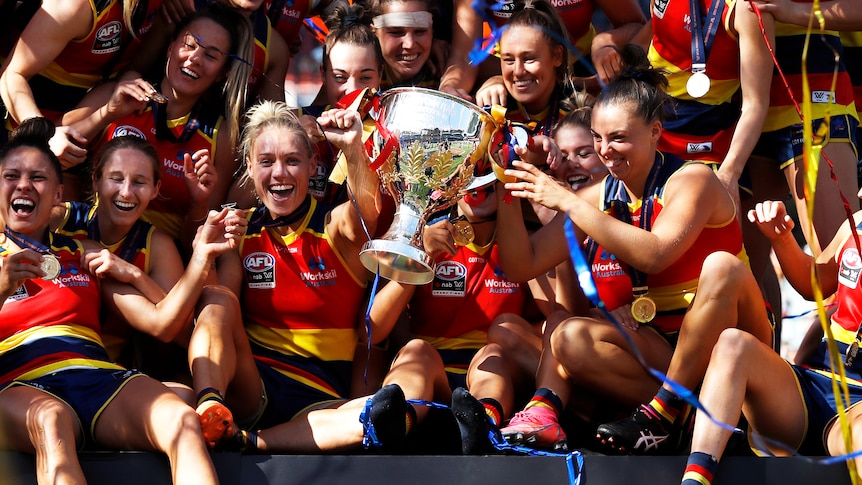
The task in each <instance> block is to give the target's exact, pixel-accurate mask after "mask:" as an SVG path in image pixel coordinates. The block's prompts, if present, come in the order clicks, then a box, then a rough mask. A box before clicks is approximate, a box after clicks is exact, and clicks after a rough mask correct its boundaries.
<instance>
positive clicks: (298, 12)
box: [263, 0, 318, 45]
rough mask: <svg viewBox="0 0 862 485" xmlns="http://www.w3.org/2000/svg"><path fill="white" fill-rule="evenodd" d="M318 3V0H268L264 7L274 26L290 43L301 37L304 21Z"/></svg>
mask: <svg viewBox="0 0 862 485" xmlns="http://www.w3.org/2000/svg"><path fill="white" fill-rule="evenodd" d="M317 3H318V0H266V1H265V2H263V9H264V11H265V12H266V15H267V17H269V20H270V22H272V26H273V27H275V30H276V31H278V33H279V34H281V36H282V37H283V38H284V41H285V42H287V44H288V45H290V44H291V43H292V42H293V41H295V40H296V39H297V37H299V29H301V28H302V22H303V21H304V20H305V17H308V16H309V15H310V14H311V11H312V10H313V9H314V6H315V5H317Z"/></svg>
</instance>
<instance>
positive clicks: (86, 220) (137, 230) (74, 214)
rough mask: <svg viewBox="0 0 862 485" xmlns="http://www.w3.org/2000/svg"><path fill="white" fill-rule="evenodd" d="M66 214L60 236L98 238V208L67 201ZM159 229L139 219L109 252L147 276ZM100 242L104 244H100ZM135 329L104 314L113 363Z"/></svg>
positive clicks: (105, 339)
mask: <svg viewBox="0 0 862 485" xmlns="http://www.w3.org/2000/svg"><path fill="white" fill-rule="evenodd" d="M64 205H65V206H66V215H65V217H64V219H63V223H62V224H61V225H60V227H58V228H57V230H56V231H54V232H56V233H58V234H64V235H67V236H69V237H72V238H73V239H94V236H95V234H94V233H93V231H92V230H91V227H92V224H93V223H94V221H95V219H94V217H95V215H96V207H95V206H91V205H90V204H85V203H83V202H65V203H64ZM155 231H156V228H155V227H153V225H152V224H150V223H149V222H145V221H142V220H139V221H138V222H136V223H135V225H134V226H132V229H131V230H130V231H129V233H128V234H127V235H126V237H124V238H123V239H121V240H120V241H119V242H118V243H117V244H113V245H111V246H106V247H107V249H108V250H109V251H111V252H112V253H114V254H116V255H117V256H120V257H121V258H123V259H124V260H126V261H128V262H129V263H131V264H133V265H135V266H137V267H138V268H140V269H141V271H143V272H144V273H147V274H149V272H150V247H151V244H152V238H153V233H154V232H155ZM96 242H100V243H101V241H96ZM133 333H134V330H133V329H132V327H130V326H129V324H128V323H127V322H126V320H125V319H124V318H122V317H120V316H119V315H116V314H114V313H113V312H103V314H102V331H101V334H102V342H103V344H104V346H105V349H106V350H107V351H108V355H109V356H110V357H111V361H113V362H120V361H121V357H122V355H123V352H124V351H125V349H126V348H127V347H128V344H129V339H130V338H131V336H132V334H133Z"/></svg>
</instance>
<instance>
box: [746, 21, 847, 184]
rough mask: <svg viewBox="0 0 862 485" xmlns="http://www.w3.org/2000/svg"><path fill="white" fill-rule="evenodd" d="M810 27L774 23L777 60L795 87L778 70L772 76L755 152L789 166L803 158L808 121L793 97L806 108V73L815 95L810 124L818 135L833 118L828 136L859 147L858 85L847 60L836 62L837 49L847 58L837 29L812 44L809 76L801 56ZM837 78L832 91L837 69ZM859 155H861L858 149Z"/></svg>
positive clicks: (821, 36)
mask: <svg viewBox="0 0 862 485" xmlns="http://www.w3.org/2000/svg"><path fill="white" fill-rule="evenodd" d="M805 37H806V28H805V27H800V26H795V25H789V24H782V23H776V25H775V44H776V45H775V55H776V58H777V59H778V64H779V66H781V70H782V71H783V72H784V75H785V77H786V79H787V82H788V84H789V86H790V91H788V89H787V87H785V85H784V81H783V80H782V79H781V76H780V75H779V73H778V72H777V70H776V72H775V73H774V74H773V76H772V87H771V90H770V95H769V98H770V99H769V114H768V115H767V117H766V122H765V123H764V124H763V135H761V137H760V140H759V141H758V143H757V146H756V147H755V148H754V151H753V152H752V155H753V156H759V157H764V158H767V159H769V160H775V161H777V162H778V164H779V167H780V168H781V169H784V168H786V167H788V166H790V165H791V164H793V163H794V162H796V161H797V160H801V159H802V148H803V136H802V133H803V125H802V119H801V118H800V117H799V114H798V113H797V111H796V106H795V105H794V102H793V100H794V99H795V100H796V102H797V103H799V105H800V106H801V104H802V102H803V90H802V83H803V78H805V77H807V80H808V84H809V89H810V93H811V99H810V100H809V101H810V102H811V120H812V121H811V123H812V126H813V129H814V133H815V134H816V133H817V130H818V128H819V127H820V125H821V124H822V123H823V120H824V118H825V117H826V116H827V115H829V116H830V127H829V130H828V140H829V141H831V142H847V143H850V144H851V145H852V146H853V149H854V150H856V129H857V127H858V125H859V117H858V114H857V113H856V103H855V101H854V98H853V85H852V84H851V82H850V75H849V73H848V71H847V68H846V66H845V65H844V62H843V60H839V61H838V63H837V65H836V62H835V54H834V52H837V53H839V55H841V59H844V56H843V53H842V47H841V41H840V39H839V38H838V33H837V32H834V31H826V32H823V33H821V34H820V35H818V36H817V37H815V38H813V39H812V41H811V42H810V43H809V44H808V56H807V65H806V66H805V67H806V69H807V75H806V76H803V74H802V69H803V65H802V56H801V55H800V52H802V51H803V46H804V44H805V40H806V39H805ZM836 68H837V69H838V77H837V79H836V83H835V90H834V91H833V90H832V83H833V76H834V72H835V69H836ZM857 154H858V153H857Z"/></svg>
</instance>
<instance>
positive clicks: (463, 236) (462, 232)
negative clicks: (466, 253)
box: [452, 219, 476, 246]
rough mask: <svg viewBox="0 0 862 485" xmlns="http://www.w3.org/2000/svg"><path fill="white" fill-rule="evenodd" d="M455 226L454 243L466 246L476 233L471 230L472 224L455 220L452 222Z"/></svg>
mask: <svg viewBox="0 0 862 485" xmlns="http://www.w3.org/2000/svg"><path fill="white" fill-rule="evenodd" d="M452 225H453V226H454V227H455V235H454V239H455V245H456V246H466V245H468V244H470V243H471V242H473V238H475V237H476V234H475V233H474V232H473V225H472V224H470V223H469V222H467V221H465V220H463V219H462V220H460V221H455V222H454V223H453V224H452Z"/></svg>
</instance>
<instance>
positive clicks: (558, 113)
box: [506, 87, 568, 137]
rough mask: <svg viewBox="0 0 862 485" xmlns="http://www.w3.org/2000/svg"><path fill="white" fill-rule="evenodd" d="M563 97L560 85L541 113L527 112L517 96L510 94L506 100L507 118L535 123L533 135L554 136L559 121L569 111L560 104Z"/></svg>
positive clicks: (518, 121) (519, 121) (524, 122)
mask: <svg viewBox="0 0 862 485" xmlns="http://www.w3.org/2000/svg"><path fill="white" fill-rule="evenodd" d="M562 97H563V95H562V94H561V93H560V89H559V87H558V88H557V89H555V90H554V93H553V94H552V95H551V99H550V100H549V102H548V105H549V106H548V107H547V108H545V109H544V110H543V111H542V112H541V113H527V110H526V109H525V108H524V107H523V106H522V105H521V103H519V102H517V101H515V98H513V97H512V96H511V95H510V96H508V99H507V101H506V104H507V109H506V119H507V120H509V121H515V122H517V123H523V124H528V123H531V122H532V123H535V127H534V128H533V130H532V134H533V135H545V136H549V137H553V136H554V130H555V129H556V128H557V123H558V122H559V121H560V120H561V119H562V118H563V117H564V116H566V114H567V113H568V111H566V110H565V109H563V108H562V106H560V101H561V99H562Z"/></svg>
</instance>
